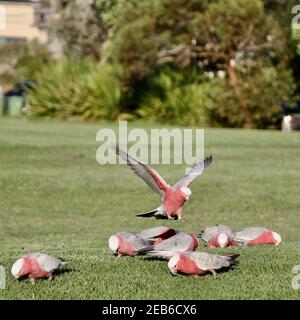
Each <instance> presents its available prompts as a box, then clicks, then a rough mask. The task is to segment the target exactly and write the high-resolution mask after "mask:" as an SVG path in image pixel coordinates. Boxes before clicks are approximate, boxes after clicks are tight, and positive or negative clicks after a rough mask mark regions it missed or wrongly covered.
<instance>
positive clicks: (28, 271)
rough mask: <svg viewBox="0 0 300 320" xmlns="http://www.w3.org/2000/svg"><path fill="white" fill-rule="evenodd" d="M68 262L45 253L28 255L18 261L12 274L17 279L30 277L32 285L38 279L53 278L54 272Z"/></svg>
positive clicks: (13, 267)
mask: <svg viewBox="0 0 300 320" xmlns="http://www.w3.org/2000/svg"><path fill="white" fill-rule="evenodd" d="M67 263H68V261H66V260H64V259H61V258H56V257H52V256H49V255H48V254H45V253H28V254H26V255H24V256H23V257H21V258H20V259H18V260H17V261H16V262H15V263H14V264H13V266H12V268H11V273H12V275H13V276H14V277H15V278H16V279H21V278H23V277H25V276H28V277H29V280H30V282H31V283H32V284H34V283H35V281H36V279H43V278H48V279H49V280H51V279H52V278H53V272H54V271H56V270H57V269H58V268H59V267H60V266H62V265H65V264H67Z"/></svg>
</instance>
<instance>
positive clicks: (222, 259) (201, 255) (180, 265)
mask: <svg viewBox="0 0 300 320" xmlns="http://www.w3.org/2000/svg"><path fill="white" fill-rule="evenodd" d="M167 254H168V253H167ZM238 256H239V254H235V253H230V254H226V255H218V254H213V253H208V252H198V251H188V252H177V253H176V254H175V255H173V256H172V257H171V259H170V260H169V262H168V268H169V270H170V272H171V273H172V274H173V275H176V274H177V273H181V274H186V275H191V276H194V277H198V276H199V275H203V274H204V273H207V272H211V273H212V274H213V276H214V278H216V276H217V273H216V270H219V269H221V268H224V267H230V266H231V265H233V264H234V262H235V260H236V259H237V257H238Z"/></svg>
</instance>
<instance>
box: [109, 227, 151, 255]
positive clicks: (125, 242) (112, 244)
mask: <svg viewBox="0 0 300 320" xmlns="http://www.w3.org/2000/svg"><path fill="white" fill-rule="evenodd" d="M108 245H109V248H110V250H111V251H112V252H113V253H116V254H118V257H120V256H125V255H128V256H136V255H138V254H139V253H141V252H144V251H145V250H150V249H151V248H152V242H150V241H148V240H145V239H143V238H141V237H139V236H137V235H136V234H134V233H131V232H126V231H124V232H118V233H116V234H114V235H112V236H110V238H109V240H108Z"/></svg>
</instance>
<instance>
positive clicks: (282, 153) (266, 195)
mask: <svg viewBox="0 0 300 320" xmlns="http://www.w3.org/2000/svg"><path fill="white" fill-rule="evenodd" d="M103 127H112V128H115V129H116V128H117V124H101V125H100V124H79V123H68V122H66V123H64V122H46V121H28V120H26V119H19V120H11V119H4V118H2V119H0V264H1V265H3V266H4V267H5V268H6V278H7V282H6V289H5V290H0V298H1V299H298V298H299V297H300V291H297V290H294V289H293V288H292V286H291V281H292V279H293V277H294V276H295V275H294V274H293V273H292V267H293V266H294V265H298V264H300V247H299V244H300V233H299V230H300V203H299V190H300V189H299V181H300V161H299V160H300V134H299V132H296V133H282V132H275V131H251V130H237V129H236V130H234V129H207V130H205V154H212V155H213V156H214V162H213V165H212V166H211V167H210V168H209V169H208V170H207V172H205V174H204V175H203V176H201V177H200V178H198V179H197V180H196V181H195V182H194V183H193V184H192V191H193V195H192V198H191V200H190V201H189V203H188V204H186V206H185V208H184V209H185V211H184V215H185V220H184V221H183V222H167V221H164V222H162V221H156V220H152V219H141V218H136V217H135V213H139V212H143V211H146V210H148V209H152V208H154V207H155V206H157V205H158V204H159V198H158V197H157V196H156V195H155V194H153V193H152V192H151V190H150V189H149V188H148V187H147V186H146V185H145V184H144V183H143V182H142V181H141V180H139V179H138V178H136V177H135V176H134V175H133V173H132V172H131V171H130V170H129V169H128V168H127V167H126V166H122V165H117V166H116V165H105V166H100V165H99V164H98V163H97V162H96V159H95V154H96V150H97V146H98V145H99V143H98V142H96V140H95V136H96V133H97V131H98V130H99V129H101V128H103ZM133 127H143V128H145V129H147V130H149V129H150V128H151V127H152V125H150V124H145V123H133V124H130V128H133ZM155 127H159V125H156V126H155ZM155 168H157V169H158V171H159V172H160V173H161V174H162V175H163V176H164V177H165V178H166V179H167V180H168V181H170V183H172V182H175V181H177V180H178V179H179V178H180V177H181V176H182V175H183V173H184V166H178V165H158V166H155ZM215 223H224V224H228V225H230V226H232V227H234V228H239V227H243V226H257V225H260V226H266V227H269V228H273V229H274V230H276V231H278V232H280V233H281V235H282V238H283V244H282V245H281V246H280V247H267V246H262V247H255V248H240V249H235V248H234V249H233V248H229V249H224V250H216V252H239V253H240V254H241V256H240V258H239V260H240V263H239V264H238V265H237V266H236V267H235V268H234V269H232V270H230V271H228V272H222V273H220V274H219V277H218V279H216V280H214V279H213V277H212V276H211V275H206V276H204V277H201V278H199V279H194V278H190V277H185V276H177V277H173V276H171V275H170V273H169V272H168V269H167V264H166V262H164V261H157V260H153V259H149V258H145V257H136V258H131V257H125V258H120V259H118V258H116V257H114V256H112V255H111V253H110V252H109V250H108V247H107V239H108V237H109V235H111V234H113V233H115V232H117V231H121V230H128V231H138V230H142V229H145V228H148V227H152V226H157V225H161V224H163V225H170V226H174V227H176V228H179V229H182V230H184V231H191V232H199V231H200V230H202V229H203V228H204V227H205V226H208V225H212V224H215ZM198 250H206V249H204V248H203V246H202V245H200V248H199V249H198ZM29 251H43V252H47V253H49V254H53V255H56V256H61V257H64V258H66V259H70V260H72V263H71V264H70V265H68V266H65V267H64V268H63V269H62V271H61V272H60V273H59V274H58V275H57V276H56V277H55V278H54V280H53V281H52V282H48V281H43V280H41V281H38V282H37V284H36V285H35V286H32V285H31V284H30V283H29V281H27V280H24V281H19V282H18V281H16V280H15V279H13V278H12V276H11V275H10V268H11V265H12V263H13V262H14V261H15V260H16V259H17V258H18V257H19V256H20V255H22V254H23V253H24V252H29ZM210 251H213V250H210Z"/></svg>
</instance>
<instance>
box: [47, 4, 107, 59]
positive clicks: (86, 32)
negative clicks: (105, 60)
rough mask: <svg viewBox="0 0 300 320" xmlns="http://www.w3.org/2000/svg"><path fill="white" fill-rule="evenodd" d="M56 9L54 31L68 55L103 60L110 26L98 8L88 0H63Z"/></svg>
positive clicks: (55, 36)
mask: <svg viewBox="0 0 300 320" xmlns="http://www.w3.org/2000/svg"><path fill="white" fill-rule="evenodd" d="M56 9H57V10H58V14H55V15H54V17H53V22H52V28H51V29H50V34H51V35H52V37H54V38H57V39H58V40H59V41H60V43H61V45H62V49H63V52H64V53H65V55H67V56H70V57H72V58H83V57H92V58H95V59H100V57H101V45H102V43H103V42H104V40H105V39H106V37H107V28H106V27H105V24H104V23H103V21H102V19H101V15H100V13H99V9H98V7H97V6H96V5H95V4H93V3H91V4H88V3H87V1H62V3H61V5H60V6H57V7H56Z"/></svg>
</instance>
